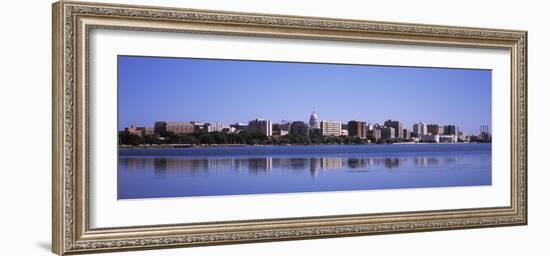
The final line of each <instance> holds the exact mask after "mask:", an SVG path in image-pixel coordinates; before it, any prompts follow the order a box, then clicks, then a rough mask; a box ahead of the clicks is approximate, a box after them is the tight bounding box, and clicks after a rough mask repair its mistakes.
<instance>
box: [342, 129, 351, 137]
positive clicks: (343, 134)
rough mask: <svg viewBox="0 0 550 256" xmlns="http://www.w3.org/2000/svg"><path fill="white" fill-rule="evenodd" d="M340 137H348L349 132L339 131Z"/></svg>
mask: <svg viewBox="0 0 550 256" xmlns="http://www.w3.org/2000/svg"><path fill="white" fill-rule="evenodd" d="M340 135H341V136H349V131H348V130H346V129H341V132H340Z"/></svg>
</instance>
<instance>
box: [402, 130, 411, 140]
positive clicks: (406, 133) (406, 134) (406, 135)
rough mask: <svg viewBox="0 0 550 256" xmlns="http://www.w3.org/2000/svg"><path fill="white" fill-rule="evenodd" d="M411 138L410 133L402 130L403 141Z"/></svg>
mask: <svg viewBox="0 0 550 256" xmlns="http://www.w3.org/2000/svg"><path fill="white" fill-rule="evenodd" d="M410 138H411V131H410V130H409V129H403V139H406V140H408V139H410Z"/></svg>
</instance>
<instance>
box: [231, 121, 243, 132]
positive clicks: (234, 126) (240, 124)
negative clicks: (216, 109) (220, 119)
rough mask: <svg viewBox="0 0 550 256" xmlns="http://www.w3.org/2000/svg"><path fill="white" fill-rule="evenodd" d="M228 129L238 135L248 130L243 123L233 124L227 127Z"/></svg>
mask: <svg viewBox="0 0 550 256" xmlns="http://www.w3.org/2000/svg"><path fill="white" fill-rule="evenodd" d="M229 127H230V128H233V129H235V131H236V132H237V133H238V132H240V131H246V130H248V124H244V123H234V124H230V125H229Z"/></svg>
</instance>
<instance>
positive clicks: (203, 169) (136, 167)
mask: <svg viewBox="0 0 550 256" xmlns="http://www.w3.org/2000/svg"><path fill="white" fill-rule="evenodd" d="M457 161H458V158H456V157H448V156H447V157H385V158H373V157H371V158H367V157H309V158H304V157H303V158H300V157H293V158H273V157H257V158H230V157H228V158H184V157H182V158H132V157H121V158H120V159H119V166H121V167H123V168H124V169H125V170H127V171H130V172H138V171H140V170H146V169H153V170H154V172H155V174H156V175H165V174H167V173H168V172H184V173H192V174H193V173H207V174H217V173H222V172H227V171H232V172H248V173H253V174H265V173H269V172H271V171H272V170H273V169H277V170H281V171H283V172H284V171H287V170H290V171H292V172H302V171H305V170H309V171H310V173H311V176H312V177H315V176H317V175H318V174H319V172H320V171H330V170H332V171H337V170H341V169H347V170H353V171H362V170H367V169H369V168H371V167H384V168H385V169H399V168H401V167H403V166H404V165H406V164H409V165H410V164H412V165H414V166H417V167H428V166H437V165H449V164H456V163H457Z"/></svg>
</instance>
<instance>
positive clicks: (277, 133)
mask: <svg viewBox="0 0 550 256" xmlns="http://www.w3.org/2000/svg"><path fill="white" fill-rule="evenodd" d="M287 134H288V131H285V130H280V129H277V130H276V129H273V132H272V134H271V137H272V138H274V139H278V138H281V137H282V136H285V135H287Z"/></svg>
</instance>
